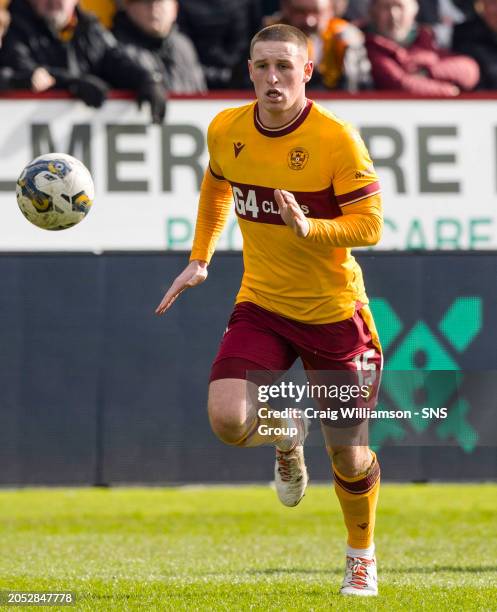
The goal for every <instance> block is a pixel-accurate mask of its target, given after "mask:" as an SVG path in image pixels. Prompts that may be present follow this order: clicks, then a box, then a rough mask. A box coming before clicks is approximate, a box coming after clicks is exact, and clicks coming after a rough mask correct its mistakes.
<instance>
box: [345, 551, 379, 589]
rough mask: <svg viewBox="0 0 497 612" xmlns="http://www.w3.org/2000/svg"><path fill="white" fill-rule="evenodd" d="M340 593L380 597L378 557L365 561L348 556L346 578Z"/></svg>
mask: <svg viewBox="0 0 497 612" xmlns="http://www.w3.org/2000/svg"><path fill="white" fill-rule="evenodd" d="M340 593H341V594H342V595H356V596H359V597H374V596H375V595H378V577H377V574H376V557H373V558H372V559H364V558H363V557H349V556H347V561H346V566H345V577H344V579H343V584H342V588H341V589H340Z"/></svg>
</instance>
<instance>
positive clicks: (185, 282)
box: [155, 259, 207, 315]
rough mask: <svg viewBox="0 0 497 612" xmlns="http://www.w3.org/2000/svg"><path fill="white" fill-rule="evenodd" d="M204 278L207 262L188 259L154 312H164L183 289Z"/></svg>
mask: <svg viewBox="0 0 497 612" xmlns="http://www.w3.org/2000/svg"><path fill="white" fill-rule="evenodd" d="M206 278H207V262H206V261H202V260H199V259H193V260H192V261H190V263H189V264H188V265H187V266H186V268H185V269H184V270H183V272H181V274H180V275H179V276H177V277H176V278H175V279H174V281H173V283H172V285H171V286H170V287H169V289H168V290H167V291H166V293H165V294H164V297H163V298H162V300H161V302H160V304H159V305H158V306H157V308H156V309H155V314H157V315H161V314H164V313H165V312H166V310H168V309H169V308H170V307H171V306H172V305H173V303H174V302H175V300H176V299H177V298H178V297H179V296H180V295H181V293H183V291H185V289H189V288H190V287H195V286H196V285H200V283H203V282H204V281H205V279H206Z"/></svg>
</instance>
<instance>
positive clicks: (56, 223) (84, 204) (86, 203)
mask: <svg viewBox="0 0 497 612" xmlns="http://www.w3.org/2000/svg"><path fill="white" fill-rule="evenodd" d="M16 197H17V203H18V204H19V208H20V209H21V212H22V214H23V215H24V216H25V217H26V219H27V220H28V221H30V222H31V223H33V224H34V225H36V226H37V227H41V228H42V229H46V230H63V229H67V228H69V227H73V225H76V224H77V223H79V222H80V221H82V220H83V219H84V218H85V217H86V215H87V214H88V211H89V210H90V208H91V205H92V203H93V198H94V197H95V187H94V185H93V180H92V178H91V174H90V172H89V171H88V169H87V168H86V166H85V165H84V164H82V163H81V162H80V161H79V159H76V158H75V157H72V156H71V155H66V154H65V153H48V154H47V155H41V156H40V157H37V158H36V159H34V160H33V161H32V162H31V163H29V164H28V165H27V166H26V167H25V168H24V169H23V171H22V172H21V176H20V177H19V179H18V181H17V185H16Z"/></svg>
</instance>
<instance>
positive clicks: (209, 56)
mask: <svg viewBox="0 0 497 612" xmlns="http://www.w3.org/2000/svg"><path fill="white" fill-rule="evenodd" d="M254 3H255V0H209V1H208V2H207V1H206V0H180V3H179V14H178V25H179V28H180V30H181V31H182V32H184V33H185V34H186V35H187V36H188V37H189V38H190V40H192V41H193V43H194V44H195V47H196V50H197V53H198V56H199V59H200V63H201V64H202V68H203V70H204V74H205V77H206V80H207V87H208V88H209V89H226V88H228V87H232V86H233V85H232V83H233V73H234V71H235V70H236V69H237V67H238V66H239V65H240V63H241V62H243V64H244V68H246V62H247V58H248V55H249V54H248V46H249V43H250V39H251V37H252V34H253V33H255V32H253V26H252V24H251V23H250V12H251V5H253V4H254ZM256 29H259V28H258V26H257V27H256ZM245 71H246V70H245Z"/></svg>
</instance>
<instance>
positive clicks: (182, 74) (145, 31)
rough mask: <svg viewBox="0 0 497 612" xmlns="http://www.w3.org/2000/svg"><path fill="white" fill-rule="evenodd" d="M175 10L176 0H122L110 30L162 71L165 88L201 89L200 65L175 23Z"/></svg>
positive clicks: (142, 60)
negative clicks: (122, 6) (121, 7)
mask: <svg viewBox="0 0 497 612" xmlns="http://www.w3.org/2000/svg"><path fill="white" fill-rule="evenodd" d="M177 14H178V3H177V1H176V0H125V3H124V10H123V11H119V12H118V13H117V15H116V17H115V19H114V27H113V30H112V31H113V33H114V36H115V37H116V38H117V40H118V41H119V42H121V43H122V44H124V45H126V48H127V50H128V51H129V52H130V54H131V55H133V56H134V57H136V59H137V60H138V61H139V62H140V63H141V64H142V65H144V66H148V67H149V68H150V69H152V70H156V71H159V72H162V73H163V74H164V80H165V83H166V86H167V89H168V91H172V92H174V93H184V94H193V93H199V92H204V91H205V90H206V84H205V78H204V73H203V71H202V67H201V65H200V63H199V61H198V57H197V53H196V51H195V47H194V46H193V44H192V42H191V41H190V40H189V39H188V38H187V36H185V35H184V34H182V33H181V32H179V31H178V29H177V27H176V25H175V22H176V17H177Z"/></svg>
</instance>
